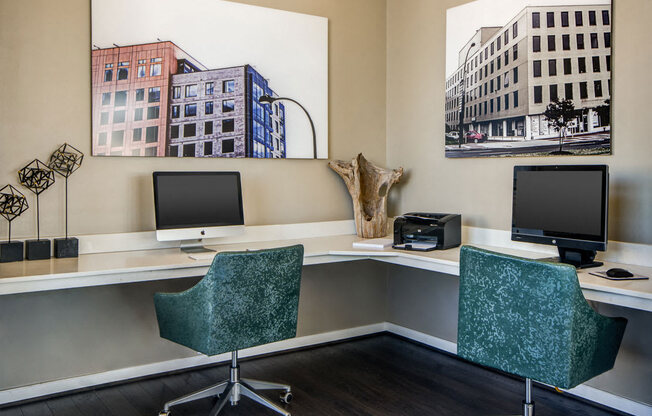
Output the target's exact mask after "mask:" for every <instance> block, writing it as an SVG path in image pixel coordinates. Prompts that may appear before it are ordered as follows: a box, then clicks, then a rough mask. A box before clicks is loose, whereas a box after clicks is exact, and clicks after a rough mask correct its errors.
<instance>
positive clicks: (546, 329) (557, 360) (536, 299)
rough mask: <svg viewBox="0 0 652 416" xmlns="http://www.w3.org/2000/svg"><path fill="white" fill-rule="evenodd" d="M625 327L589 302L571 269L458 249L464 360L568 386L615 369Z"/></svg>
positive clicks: (460, 342)
mask: <svg viewBox="0 0 652 416" xmlns="http://www.w3.org/2000/svg"><path fill="white" fill-rule="evenodd" d="M625 323H626V321H625V320H622V319H620V318H616V319H613V318H606V317H603V316H601V315H599V314H597V313H596V312H595V311H594V310H593V309H592V308H591V307H590V305H588V303H587V302H586V300H585V299H584V296H583V294H582V291H581V289H580V286H579V282H578V279H577V273H576V271H575V268H574V267H573V266H570V265H565V264H559V263H551V262H544V261H536V260H529V259H524V258H519V257H514V256H510V255H506V254H501V253H495V252H491V251H488V250H482V249H479V248H475V247H470V246H464V247H462V249H461V255H460V299H459V318H458V340H457V342H458V355H460V356H461V357H463V358H466V359H468V360H470V361H473V362H476V363H479V364H482V365H486V366H490V367H494V368H497V369H500V370H502V371H506V372H508V373H512V374H517V375H520V376H522V377H528V378H532V379H535V380H538V381H542V382H544V383H548V384H552V385H554V386H559V387H563V388H570V387H573V386H574V385H577V384H579V383H581V382H583V381H585V380H587V379H588V378H591V377H593V376H595V375H597V374H599V373H600V372H603V371H606V370H608V369H610V368H612V367H613V363H614V360H615V356H616V353H617V351H618V347H619V345H620V340H621V339H622V333H623V331H624V328H625ZM609 331H611V332H609ZM603 335H604V336H603ZM607 337H609V338H611V339H602V338H607Z"/></svg>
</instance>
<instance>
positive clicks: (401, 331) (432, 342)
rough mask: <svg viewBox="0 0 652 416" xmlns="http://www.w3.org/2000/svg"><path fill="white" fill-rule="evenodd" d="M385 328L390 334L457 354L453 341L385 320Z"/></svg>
mask: <svg viewBox="0 0 652 416" xmlns="http://www.w3.org/2000/svg"><path fill="white" fill-rule="evenodd" d="M385 329H386V331H388V332H391V333H392V334H396V335H400V336H402V337H405V338H409V339H411V340H413V341H417V342H420V343H422V344H426V345H429V346H431V347H435V348H437V349H439V350H442V351H446V352H450V353H451V354H457V344H456V343H454V342H451V341H447V340H445V339H442V338H437V337H433V336H432V335H428V334H425V333H423V332H419V331H415V330H414V329H410V328H406V327H404V326H399V325H396V324H393V323H391V322H385Z"/></svg>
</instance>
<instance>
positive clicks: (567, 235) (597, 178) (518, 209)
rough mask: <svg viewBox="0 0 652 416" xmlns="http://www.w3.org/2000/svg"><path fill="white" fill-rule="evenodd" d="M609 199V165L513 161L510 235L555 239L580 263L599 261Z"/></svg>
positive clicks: (562, 253)
mask: <svg viewBox="0 0 652 416" xmlns="http://www.w3.org/2000/svg"><path fill="white" fill-rule="evenodd" d="M608 201H609V167H608V166H607V165H555V166H514V196H513V206H512V240H514V241H527V242H533V243H542V244H551V245H555V246H557V248H558V250H559V257H560V260H561V261H562V262H564V263H568V264H572V265H574V266H576V267H578V268H584V267H595V266H600V265H601V264H602V263H600V262H596V261H594V258H595V254H596V250H600V251H604V250H606V248H607V210H608V204H609V202H608Z"/></svg>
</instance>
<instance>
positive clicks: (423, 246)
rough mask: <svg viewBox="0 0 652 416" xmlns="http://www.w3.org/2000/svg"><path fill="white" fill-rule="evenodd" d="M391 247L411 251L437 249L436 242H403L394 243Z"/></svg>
mask: <svg viewBox="0 0 652 416" xmlns="http://www.w3.org/2000/svg"><path fill="white" fill-rule="evenodd" d="M392 248H396V249H399V250H411V251H432V250H436V249H437V243H436V242H435V243H416V242H412V243H403V244H394V245H393V246H392Z"/></svg>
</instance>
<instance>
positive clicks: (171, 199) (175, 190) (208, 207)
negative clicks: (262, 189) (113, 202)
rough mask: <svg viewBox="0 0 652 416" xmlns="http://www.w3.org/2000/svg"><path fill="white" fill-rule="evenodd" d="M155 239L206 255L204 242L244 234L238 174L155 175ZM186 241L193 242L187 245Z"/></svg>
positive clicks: (161, 173)
mask: <svg viewBox="0 0 652 416" xmlns="http://www.w3.org/2000/svg"><path fill="white" fill-rule="evenodd" d="M153 178H154V211H155V214H156V239H157V240H159V241H171V240H181V241H182V244H181V248H182V249H183V250H184V251H188V252H197V251H205V249H203V247H202V246H201V240H202V239H204V238H215V237H225V236H230V235H236V234H241V233H243V232H244V216H243V214H242V189H241V186H240V172H154V174H153ZM188 240H192V241H191V242H188Z"/></svg>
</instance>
